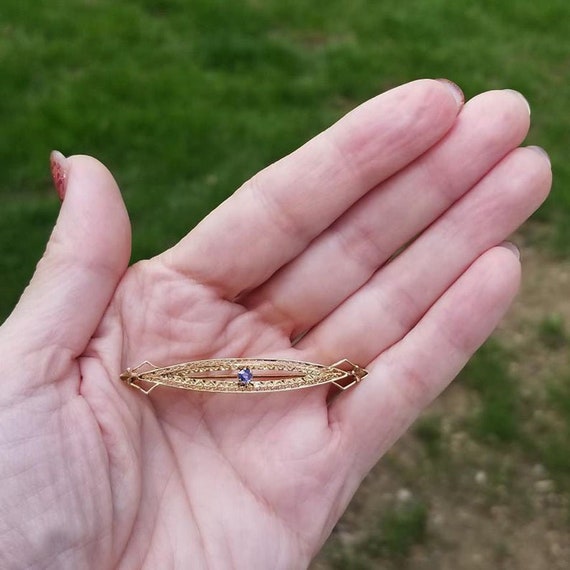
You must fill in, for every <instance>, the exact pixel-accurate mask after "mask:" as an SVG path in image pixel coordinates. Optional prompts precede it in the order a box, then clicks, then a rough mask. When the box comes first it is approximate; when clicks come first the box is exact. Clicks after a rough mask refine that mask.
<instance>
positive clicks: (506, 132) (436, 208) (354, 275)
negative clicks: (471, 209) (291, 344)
mask: <svg viewBox="0 0 570 570" xmlns="http://www.w3.org/2000/svg"><path fill="white" fill-rule="evenodd" d="M529 116H530V115H529V110H528V103H527V102H526V100H525V99H524V98H523V97H522V95H520V94H519V93H517V92H514V91H510V90H504V91H493V92H488V93H484V94H482V95H479V96H478V97H475V98H474V99H472V100H471V101H470V102H469V103H468V104H467V105H466V106H465V108H464V109H463V110H462V112H461V113H460V115H459V117H458V118H457V121H456V124H455V125H454V127H453V129H452V130H451V131H450V133H449V134H448V135H447V136H446V137H445V138H444V139H443V140H442V141H441V142H440V143H439V144H438V145H436V146H435V147H433V148H432V149H431V150H429V151H428V152H427V153H426V154H425V155H423V156H422V157H420V158H419V159H418V160H416V161H415V162H414V163H412V164H411V165H410V166H408V167H407V168H406V169H405V170H403V171H402V172H400V173H398V174H397V175H396V176H394V177H392V178H390V179H389V180H387V181H386V182H384V183H382V184H380V185H379V186H378V187H377V188H375V189H374V190H373V191H371V192H370V193H369V194H368V195H366V196H365V197H364V198H362V199H361V200H360V201H359V202H357V203H356V204H355V205H354V206H353V207H352V208H351V209H350V210H349V211H348V212H347V213H346V214H345V215H344V216H342V217H341V218H340V219H339V220H337V222H336V223H335V224H333V225H332V226H331V227H330V228H329V229H328V230H327V231H326V232H324V233H323V234H321V235H320V236H319V237H318V238H317V239H316V240H315V241H314V242H313V244H312V245H311V246H310V247H309V248H307V250H306V251H305V252H304V253H303V254H302V255H300V256H299V257H297V258H296V259H295V260H294V261H293V262H291V263H289V264H288V265H287V266H285V267H284V268H282V269H281V270H280V271H279V272H278V273H277V274H276V275H275V276H274V277H273V278H271V279H270V280H269V281H268V282H266V283H265V284H264V285H263V286H262V287H260V288H259V289H257V290H255V291H254V292H252V293H251V294H250V295H249V296H247V297H246V298H244V299H242V301H241V302H242V303H243V304H244V305H245V306H246V307H247V308H248V309H250V310H253V311H255V312H256V313H258V314H259V315H260V316H261V318H262V319H263V320H264V321H266V322H268V323H271V324H274V325H276V326H278V327H279V328H281V329H282V330H284V332H285V333H286V334H289V335H290V336H291V338H295V337H296V336H297V335H299V334H300V333H302V332H303V331H305V330H307V329H309V328H311V327H312V326H314V325H315V324H317V323H318V322H320V321H321V320H322V319H323V318H325V317H326V316H327V315H328V314H329V313H331V312H332V311H333V310H334V309H335V308H336V307H337V306H338V305H340V304H341V303H342V302H343V301H344V300H345V299H346V298H348V297H349V296H350V295H351V294H352V293H353V292H354V291H356V290H357V289H358V288H359V287H361V286H362V285H363V284H364V283H365V282H366V281H367V280H368V279H369V278H370V277H371V275H373V274H374V272H375V271H376V270H377V269H378V267H380V266H381V265H382V264H383V263H384V262H385V261H386V260H388V259H389V258H390V256H391V255H392V254H393V253H394V251H396V250H397V249H398V248H399V247H401V246H402V245H404V244H405V243H407V242H408V241H409V240H410V239H412V238H413V237H414V236H416V235H417V234H418V233H420V232H421V231H422V230H423V229H425V228H426V227H427V226H428V225H430V224H431V223H432V222H433V221H434V220H435V219H437V218H438V217H439V216H440V215H441V214H442V213H443V212H444V211H446V210H447V209H448V208H449V207H450V206H451V205H452V204H453V203H454V202H455V201H457V200H458V199H459V198H460V197H461V196H462V195H464V194H465V193H466V192H467V191H468V190H469V189H471V188H472V187H473V186H474V185H475V184H476V183H477V182H478V181H479V180H480V179H481V178H482V177H483V176H485V174H486V173H487V172H489V171H490V170H491V169H492V168H493V166H495V165H496V164H497V163H498V162H499V161H500V160H501V159H502V158H503V157H504V156H505V155H506V154H508V153H509V152H510V151H511V150H513V149H514V148H516V147H517V146H518V145H519V144H520V143H521V142H522V141H523V139H524V137H525V136H526V134H527V132H528V128H529V123H530V120H529Z"/></svg>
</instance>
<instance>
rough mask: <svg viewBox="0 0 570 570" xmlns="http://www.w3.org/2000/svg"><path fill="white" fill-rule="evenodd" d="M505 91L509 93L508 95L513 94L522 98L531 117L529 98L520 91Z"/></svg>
mask: <svg viewBox="0 0 570 570" xmlns="http://www.w3.org/2000/svg"><path fill="white" fill-rule="evenodd" d="M505 91H507V92H508V93H512V94H513V95H516V96H517V97H520V98H521V99H522V100H523V101H524V104H525V105H526V108H527V109H528V114H529V115H530V105H529V102H528V100H527V98H526V97H525V96H524V95H523V94H522V93H521V92H520V91H515V90H514V89H505Z"/></svg>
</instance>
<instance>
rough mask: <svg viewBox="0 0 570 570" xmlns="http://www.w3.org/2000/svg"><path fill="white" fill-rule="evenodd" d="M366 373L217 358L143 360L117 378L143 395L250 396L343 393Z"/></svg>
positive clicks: (348, 366) (354, 368) (350, 367)
mask: <svg viewBox="0 0 570 570" xmlns="http://www.w3.org/2000/svg"><path fill="white" fill-rule="evenodd" d="M143 369H145V370H143ZM367 374H368V371H367V370H365V369H364V368H361V367H360V366H358V365H356V364H353V363H352V362H350V361H349V360H346V359H344V360H340V361H339V362H336V363H335V364H333V365H331V366H324V365H322V364H314V363H312V362H302V361H298V360H277V359H268V358H218V359H211V360H194V361H192V362H183V363H181V364H174V365H172V366H164V367H157V366H154V365H153V364H151V363H150V362H148V361H145V362H143V363H142V364H140V365H139V366H137V367H136V368H127V369H126V370H125V371H124V372H123V373H122V374H121V376H120V378H121V380H122V381H123V382H125V383H126V384H127V385H129V386H132V387H133V388H137V389H138V390H140V391H142V392H144V393H145V394H149V393H150V392H151V390H154V388H156V387H157V386H170V387H172V388H181V389H184V390H193V391H198V392H225V393H231V394H251V393H259V392H283V391H289V390H299V389H301V388H310V387H312V386H319V385H321V384H329V383H331V384H334V385H335V386H336V387H337V388H339V389H341V390H346V389H348V388H350V387H351V386H354V385H355V384H357V383H358V382H360V381H361V380H363V379H364V378H365V377H366V376H367Z"/></svg>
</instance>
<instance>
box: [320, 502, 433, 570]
mask: <svg viewBox="0 0 570 570" xmlns="http://www.w3.org/2000/svg"><path fill="white" fill-rule="evenodd" d="M427 522H428V507H427V505H426V504H425V503H424V502H422V501H419V500H413V501H410V502H406V503H402V504H399V505H397V506H393V507H390V508H389V509H386V510H385V511H382V513H381V514H380V515H379V518H378V520H377V523H376V526H373V527H372V528H371V529H369V530H368V531H367V532H366V533H365V535H364V536H363V537H362V538H361V539H360V540H359V541H358V542H356V543H354V544H351V545H343V544H342V543H341V542H339V541H336V542H331V545H330V546H329V548H328V550H327V551H325V553H324V554H325V555H326V558H327V560H328V562H329V564H330V566H331V568H333V569H335V570H336V569H338V570H347V569H350V570H361V569H362V570H365V569H369V568H378V567H382V568H383V567H384V566H383V565H382V566H379V564H380V562H381V561H384V562H391V563H396V564H397V565H398V567H400V568H401V567H402V566H401V565H402V564H404V563H405V560H406V558H407V557H408V556H409V555H410V553H411V551H412V549H413V547H414V546H416V545H420V544H423V543H424V542H425V540H426V537H427Z"/></svg>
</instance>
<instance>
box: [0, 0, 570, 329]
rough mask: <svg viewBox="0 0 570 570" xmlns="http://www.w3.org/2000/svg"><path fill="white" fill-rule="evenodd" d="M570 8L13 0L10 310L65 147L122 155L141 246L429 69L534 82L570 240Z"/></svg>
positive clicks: (2, 228) (37, 240) (5, 147)
mask: <svg viewBox="0 0 570 570" xmlns="http://www.w3.org/2000/svg"><path fill="white" fill-rule="evenodd" d="M569 18H570V5H569V4H568V2H566V1H564V0H549V2H548V4H547V5H540V6H539V5H538V4H537V3H536V2H534V1H531V0H524V1H519V2H500V1H498V0H497V1H490V0H487V1H484V2H477V3H459V2H450V1H447V2H445V1H442V0H434V1H431V2H429V3H428V2H423V1H420V0H412V1H409V2H400V1H395V0H389V1H383V2H376V1H372V0H370V1H364V0H355V1H353V2H351V3H347V2H345V1H340V0H327V1H326V2H324V1H321V0H318V1H313V2H306V1H304V0H288V1H283V0H264V1H261V0H250V1H242V2H238V1H233V0H193V1H187V0H170V1H167V0H138V1H135V0H122V1H121V2H115V1H113V0H98V1H87V0H83V1H79V0H51V1H50V2H47V1H44V0H37V1H36V2H33V3H24V2H21V1H20V0H2V3H1V6H0V68H1V69H2V82H1V92H2V98H1V103H0V125H1V126H2V137H1V138H0V165H1V169H0V195H1V199H2V214H1V216H0V270H1V273H2V280H1V281H0V319H2V318H3V317H5V316H6V315H7V314H8V313H9V311H10V310H11V308H12V306H13V305H14V303H15V301H16V300H17V298H18V295H19V293H20V291H21V289H22V287H23V286H24V284H25V283H26V281H27V280H28V278H29V276H30V275H31V273H32V271H33V267H34V265H35V263H36V261H37V259H38V257H39V256H40V255H41V253H42V249H43V246H44V243H45V240H46V238H47V236H48V234H49V231H50V229H51V227H52V224H53V220H54V218H55V216H56V213H57V207H58V205H57V199H56V197H55V194H54V193H53V192H52V190H51V181H50V178H49V174H48V168H47V157H48V153H49V151H50V150H51V149H52V148H57V149H59V150H61V151H62V152H64V153H65V154H72V153H88V154H93V155H95V156H97V157H99V158H100V159H102V160H103V161H104V162H105V163H106V164H108V165H109V167H110V168H111V169H112V170H113V172H114V173H115V174H116V176H117V178H118V180H119V182H120V185H121V187H122V189H123V191H124V195H125V199H126V201H127V204H128V207H129V210H130V212H131V216H132V220H133V226H134V253H133V257H134V259H138V258H141V257H145V256H149V255H152V254H154V253H156V252H158V251H160V250H162V249H163V248H165V247H166V246H168V245H169V244H172V243H173V242H174V241H176V240H177V239H178V238H179V237H180V236H181V235H183V234H184V233H185V232H186V231H187V230H188V229H190V228H191V227H192V226H193V225H194V224H195V223H196V222H197V221H198V220H199V219H200V218H201V217H202V216H204V214H205V213H207V212H208V211H209V210H210V209H211V208H212V207H214V206H215V205H216V204H217V203H218V202H220V201H221V200H223V199H224V197H225V196H227V195H228V194H229V193H230V192H232V191H233V190H234V189H235V188H236V187H237V186H238V185H239V184H240V183H241V182H242V181H243V180H244V179H245V178H247V177H248V176H250V175H251V174H252V173H253V172H255V171H257V170H258V169H259V168H260V167H262V166H264V165H266V164H268V163H270V162H271V161H273V160H274V159H276V158H278V157H280V156H282V155H283V154H285V153H287V152H288V151H290V150H292V149H294V148H295V147H297V146H298V145H299V144H300V143H302V142H303V141H305V140H306V139H307V138H309V137H310V136H312V135H313V134H315V133H316V132H318V131H319V130H321V129H322V128H323V127H325V126H326V125H328V124H329V123H331V122H332V121H334V120H335V119H336V118H338V117H339V116H341V115H342V114H343V113H344V112H345V111H346V110H348V109H350V108H351V107H353V106H354V105H356V104H358V103H360V102H361V101H363V100H365V99H367V98H368V97H371V96H373V95H375V94H377V93H378V92H381V91H383V90H385V89H387V88H389V87H391V86H394V85H396V84H399V83H402V82H405V81H408V80H411V79H414V78H417V77H442V76H445V77H450V78H451V79H453V80H455V81H456V82H457V83H459V84H460V85H461V86H462V87H463V88H464V90H465V92H466V94H467V96H472V95H474V94H476V93H477V92H479V91H482V90H486V89H493V88H502V87H507V86H508V87H512V88H515V89H519V90H521V91H522V92H524V93H525V94H526V95H527V97H528V98H529V100H530V102H531V104H532V107H533V117H534V127H533V131H532V133H531V136H530V141H531V142H532V143H534V144H540V145H543V146H545V147H546V148H547V149H548V150H549V151H550V153H551V155H552V158H553V162H554V169H555V174H556V184H555V191H554V193H553V197H552V198H551V200H550V202H549V203H548V204H547V205H546V206H544V208H543V209H542V211H541V212H540V213H539V214H538V216H537V218H538V219H540V220H542V221H544V222H548V223H549V226H550V227H551V228H552V231H551V232H549V236H548V239H549V240H550V241H551V242H552V244H553V246H555V247H556V251H558V252H560V253H561V254H568V253H569V252H570V230H569V229H567V226H569V224H568V221H569V219H570V191H568V190H567V188H568V182H569V180H570V170H569V164H568V161H567V160H566V156H565V153H566V150H567V149H568V148H569V147H570V135H569V132H570V128H569V127H570V113H569V112H568V110H567V105H566V104H567V101H568V100H569V99H570V81H569V77H568V65H569V61H570V59H569V58H570V43H569V42H568V41H567V32H566V27H565V25H566V23H567V22H568V21H569Z"/></svg>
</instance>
